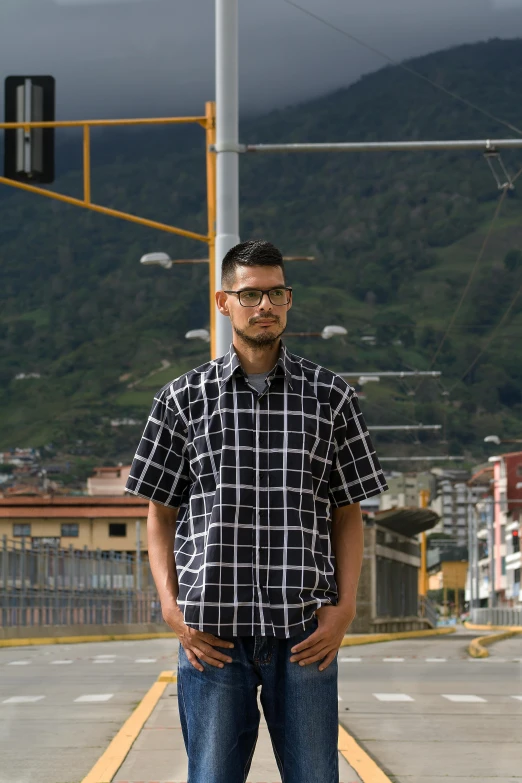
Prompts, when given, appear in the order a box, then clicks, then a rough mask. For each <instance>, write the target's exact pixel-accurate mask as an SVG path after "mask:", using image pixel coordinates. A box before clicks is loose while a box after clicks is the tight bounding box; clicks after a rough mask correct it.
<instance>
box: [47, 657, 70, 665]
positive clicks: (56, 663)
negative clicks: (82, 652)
mask: <svg viewBox="0 0 522 783" xmlns="http://www.w3.org/2000/svg"><path fill="white" fill-rule="evenodd" d="M49 663H50V664H53V665H54V666H61V665H63V666H65V664H66V663H72V660H71V659H68V660H63V661H49Z"/></svg>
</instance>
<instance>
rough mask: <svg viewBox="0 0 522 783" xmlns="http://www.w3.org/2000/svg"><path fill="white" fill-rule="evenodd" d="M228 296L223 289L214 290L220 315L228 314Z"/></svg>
mask: <svg viewBox="0 0 522 783" xmlns="http://www.w3.org/2000/svg"><path fill="white" fill-rule="evenodd" d="M227 301H228V297H227V295H226V294H225V293H224V292H223V291H216V305H217V308H218V310H219V312H220V313H221V315H226V316H228V315H230V314H229V312H228V304H227Z"/></svg>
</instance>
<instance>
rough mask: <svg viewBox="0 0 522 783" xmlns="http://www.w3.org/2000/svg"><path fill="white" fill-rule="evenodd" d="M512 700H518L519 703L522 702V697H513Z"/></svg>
mask: <svg viewBox="0 0 522 783" xmlns="http://www.w3.org/2000/svg"><path fill="white" fill-rule="evenodd" d="M511 698H512V699H518V701H522V696H512V697H511Z"/></svg>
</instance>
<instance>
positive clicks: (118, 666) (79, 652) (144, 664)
mask: <svg viewBox="0 0 522 783" xmlns="http://www.w3.org/2000/svg"><path fill="white" fill-rule="evenodd" d="M176 650H177V642H172V641H170V640H169V639H157V640H154V641H144V642H103V643H100V644H73V645H52V646H51V645H50V646H42V647H19V648H3V649H0V783H78V781H81V780H82V778H83V777H84V776H85V775H86V774H87V773H88V772H89V770H90V769H91V767H92V766H93V765H94V764H95V762H96V761H97V760H98V758H99V757H100V756H101V754H102V753H103V751H104V750H105V748H106V747H107V745H108V744H109V742H110V741H111V739H112V738H113V737H114V735H115V734H116V733H117V732H118V731H119V729H120V728H121V726H122V724H123V723H124V722H125V720H126V719H127V718H128V716H129V715H130V714H131V712H132V711H133V709H134V708H135V707H136V705H137V704H138V702H139V701H141V699H142V698H143V696H144V695H145V693H146V692H147V691H148V690H149V688H150V686H151V685H152V683H153V682H154V681H155V680H156V679H157V677H158V674H159V673H160V672H161V671H164V670H165V669H175V668H176V661H177V653H176ZM174 654H176V657H174Z"/></svg>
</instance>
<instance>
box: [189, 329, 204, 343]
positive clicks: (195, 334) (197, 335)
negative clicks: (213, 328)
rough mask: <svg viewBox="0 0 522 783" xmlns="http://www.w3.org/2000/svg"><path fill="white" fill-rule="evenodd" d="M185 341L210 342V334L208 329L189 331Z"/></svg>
mask: <svg viewBox="0 0 522 783" xmlns="http://www.w3.org/2000/svg"><path fill="white" fill-rule="evenodd" d="M185 337H186V339H187V340H203V341H204V342H206V343H209V342H210V332H209V331H208V329H191V330H190V332H187V333H186V335H185Z"/></svg>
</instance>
